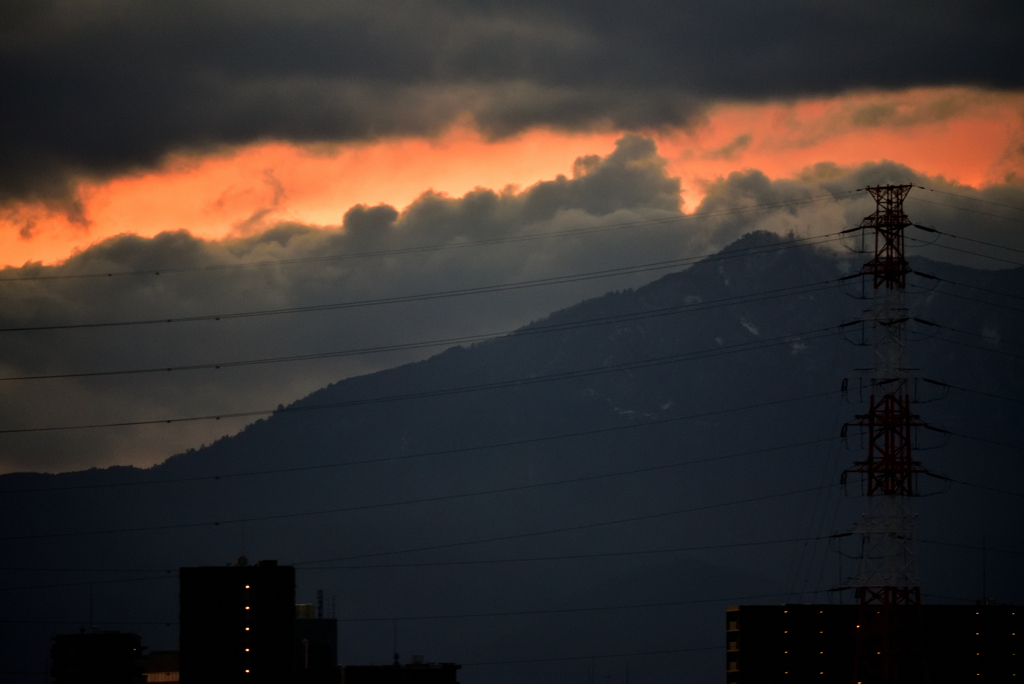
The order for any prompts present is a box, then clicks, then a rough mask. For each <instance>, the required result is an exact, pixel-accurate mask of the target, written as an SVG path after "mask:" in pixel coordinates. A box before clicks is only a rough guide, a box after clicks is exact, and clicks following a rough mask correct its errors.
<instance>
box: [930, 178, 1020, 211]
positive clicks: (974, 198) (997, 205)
mask: <svg viewBox="0 0 1024 684" xmlns="http://www.w3.org/2000/svg"><path fill="white" fill-rule="evenodd" d="M914 187H916V188H920V189H921V190H927V191H928V192H937V193H939V194H940V195H949V196H950V197H959V198H960V199H965V200H971V201H972V202H981V203H982V204H991V205H993V206H996V207H1004V208H1006V209H1013V210H1015V211H1021V212H1024V207H1018V206H1014V205H1012V204H1002V203H1000V202H993V201H991V200H983V199H979V198H977V197H971V196H969V195H958V194H956V193H955V192H947V191H945V190H936V189H935V188H926V187H924V186H923V185H916V186H914Z"/></svg>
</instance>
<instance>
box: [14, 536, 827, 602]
mask: <svg viewBox="0 0 1024 684" xmlns="http://www.w3.org/2000/svg"><path fill="white" fill-rule="evenodd" d="M823 538H824V537H823ZM801 541H805V539H804V538H802V537H796V538H791V539H768V540H764V541H753V542H734V543H729V544H704V545H699V546H679V547H675V548H669V549H640V550H633V551H603V552H598V553H575V554H566V555H559V556H523V557H518V558H493V559H476V560H448V561H427V562H421V563H372V564H371V563H364V564H359V565H321V566H316V567H309V568H302V570H303V572H306V571H313V570H380V569H398V568H422V567H449V566H466V565H502V564H509V563H539V562H549V561H562V560H589V559H594V558H627V557H633V556H649V555H661V554H672V553H685V552H690V551H716V550H721V549H737V548H747V547H751V546H770V545H773V544H791V543H795V542H801ZM0 571H3V572H34V573H38V572H75V573H114V572H116V573H156V572H160V573H163V574H159V575H153V574H150V576H147V577H115V578H111V579H101V580H75V581H73V582H61V583H51V584H35V585H23V586H9V587H0V591H21V590H28V589H51V588H56V587H80V586H87V585H90V584H116V583H118V582H146V581H150V580H158V579H177V578H178V570H177V569H174V570H152V569H151V570H116V569H95V568H18V567H9V568H0Z"/></svg>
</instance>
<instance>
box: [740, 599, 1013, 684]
mask: <svg viewBox="0 0 1024 684" xmlns="http://www.w3.org/2000/svg"><path fill="white" fill-rule="evenodd" d="M867 609H868V610H872V609H875V607H873V606H871V607H867ZM877 610H881V608H880V607H879V608H877ZM896 611H898V612H899V615H897V618H899V619H902V620H903V624H905V625H907V624H913V625H915V626H916V627H915V629H914V631H913V634H912V639H905V640H904V641H905V645H904V646H902V647H898V648H895V649H891V650H892V651H893V652H891V653H890V654H888V657H889V658H891V659H892V661H893V662H898V661H899V660H901V659H902V661H903V664H906V663H907V662H908V661H910V660H912V661H913V662H914V663H915V665H914V669H915V670H918V671H921V670H922V669H923V671H924V672H925V673H927V679H924V680H922V681H928V682H930V684H947V683H948V684H961V683H962V682H966V681H972V682H1010V681H1015V678H1016V677H1022V678H1024V612H1021V608H1019V607H1017V606H995V605H984V606H969V605H960V606H950V605H923V606H917V607H900V608H897V609H896ZM870 619H871V616H870V615H869V616H867V618H865V614H864V613H863V612H862V610H861V607H860V606H857V605H839V606H837V605H795V604H791V605H781V606H733V607H730V608H728V609H727V611H726V681H727V682H728V684H762V683H764V682H853V681H855V680H854V673H855V672H861V673H863V672H865V671H870V670H871V669H872V668H874V667H875V662H873V659H881V658H882V657H883V653H882V649H884V648H886V646H883V645H878V646H877V648H878V649H879V650H877V651H875V648H876V646H875V645H874V644H882V643H885V642H884V640H882V639H880V638H879V636H878V635H877V634H872V633H866V632H865V629H866V628H870V627H871V625H869V624H867V623H868V620H870ZM876 631H877V630H876ZM908 633H909V632H908V630H906V629H904V635H906V634H908ZM858 641H859V647H858ZM888 643H889V644H890V648H891V644H892V643H893V641H892V639H890V640H889V641H888ZM869 645H870V646H869ZM858 652H859V654H858ZM1018 653H1019V654H1020V655H1019V657H1018ZM862 676H863V675H862ZM864 680H865V681H870V677H864Z"/></svg>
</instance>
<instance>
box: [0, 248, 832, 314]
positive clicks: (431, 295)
mask: <svg viewBox="0 0 1024 684" xmlns="http://www.w3.org/2000/svg"><path fill="white" fill-rule="evenodd" d="M833 235H838V233H835V234H830V235H827V236H822V237H821V238H795V239H793V240H790V241H789V242H788V243H785V244H776V245H768V246H762V247H751V248H748V249H745V250H732V251H728V252H716V253H714V254H704V255H698V256H691V257H680V258H678V259H669V260H665V261H655V262H650V263H646V264H638V265H635V266H622V267H618V268H610V269H603V270H599V271H585V272H582V273H576V274H571V275H562V276H551V277H548V278H535V279H532V280H522V281H517V282H511V283H500V284H496V285H481V286H477V287H467V288H461V289H455V290H441V291H435V292H425V293H420V294H413V295H397V296H394V297H380V298H375V299H363V300H353V301H349V302H334V303H330V304H313V305H308V306H293V307H283V308H279V309H256V310H252V311H236V312H229V313H221V314H205V315H197V316H179V317H170V318H147V319H136V320H129V321H102V322H93V323H63V324H53V325H29V326H10V327H5V328H0V333H12V332H35V331H41V330H79V329H87V328H113V327H125V326H140V325H156V324H166V323H195V322H208V321H220V320H233V319H240V318H257V317H264V316H280V315H285V314H302V313H315V312H322V311H338V310H343V309H355V308H363V307H368V306H382V305H390V304H404V303H409V302H421V301H431V300H436V299H448V298H451V297H465V296H469V295H479V294H490V293H493V292H508V291H513V290H523V289H529V288H534V287H546V286H548V285H563V284H567V283H576V282H582V281H587V280H595V279H600V278H611V277H616V276H621V275H631V274H634V273H645V272H650V271H661V270H667V269H673V268H678V267H679V266H685V265H687V264H692V263H695V262H703V261H709V262H710V261H718V260H721V259H733V258H738V257H744V256H748V255H750V254H761V253H768V252H773V251H781V250H783V249H790V248H791V247H794V246H800V245H803V244H807V245H821V244H826V243H828V242H835V241H836V240H838V239H839V238H837V237H832V236H833Z"/></svg>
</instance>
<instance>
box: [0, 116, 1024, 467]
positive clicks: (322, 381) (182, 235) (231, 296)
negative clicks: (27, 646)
mask: <svg viewBox="0 0 1024 684" xmlns="http://www.w3.org/2000/svg"><path fill="white" fill-rule="evenodd" d="M574 169H575V171H574V174H573V177H571V178H569V177H558V178H555V179H553V180H548V181H544V182H540V183H537V184H535V185H534V186H532V187H530V188H527V189H525V190H523V191H521V192H516V191H514V190H512V189H506V190H504V191H500V192H499V191H493V190H488V189H483V188H480V189H477V190H475V191H473V192H471V193H468V194H466V195H465V196H463V197H460V198H452V197H448V196H444V195H439V194H436V193H425V194H423V195H422V196H421V197H420V198H419V199H418V200H417V201H415V202H414V203H413V204H412V205H410V206H409V207H407V208H406V209H404V210H403V211H401V212H399V211H398V210H396V209H395V208H393V207H390V206H387V205H379V206H374V207H369V206H362V205H360V206H355V207H352V208H351V209H350V210H349V211H348V212H347V213H346V214H345V217H344V222H343V224H342V225H340V226H337V227H333V228H318V227H312V226H306V225H301V224H295V223H282V224H278V225H276V226H275V227H273V228H270V229H269V230H265V231H263V232H258V233H256V234H254V235H251V236H247V237H237V238H232V239H226V240H221V241H209V240H203V239H200V238H197V237H194V236H192V235H190V234H188V233H186V232H184V231H181V232H168V233H162V234H159V235H157V236H156V237H154V238H142V237H138V236H133V235H122V236H119V237H115V238H111V239H108V240H106V241H103V242H101V243H99V244H97V245H95V246H93V247H90V248H89V249H86V250H84V251H82V252H80V253H79V254H77V255H76V256H74V257H73V258H71V259H69V260H68V261H67V262H65V263H63V264H60V265H57V266H46V267H44V266H41V265H39V264H29V265H26V266H24V267H21V268H7V269H3V270H2V271H0V278H5V279H8V281H7V282H0V328H9V327H26V326H40V325H42V326H45V325H55V324H58V325H59V324H67V323H93V322H116V321H128V320H135V319H154V318H156V319H165V318H172V317H181V316H197V315H209V314H223V313H229V312H245V311H259V310H266V309H278V308H285V307H295V306H315V305H322V304H332V303H338V302H352V301H360V300H368V299H380V298H387V297H396V296H408V295H419V294H424V293H433V292H446V291H454V290H463V289H466V288H474V287H483V286H491V285H499V284H508V283H522V282H525V281H531V280H536V279H543V278H551V277H558V276H566V275H573V274H585V273H596V272H598V271H606V270H608V269H616V268H621V267H629V266H636V265H643V264H651V263H655V262H664V261H667V260H672V259H679V258H685V257H690V256H694V255H700V254H707V253H710V252H713V251H716V250H717V249H719V248H721V247H722V246H724V245H726V244H728V243H729V242H731V241H733V240H734V239H736V238H738V237H739V236H740V235H742V234H744V233H746V232H749V231H751V230H757V229H761V230H770V231H773V232H777V233H779V234H788V233H795V234H796V235H799V236H821V235H825V234H831V233H835V232H836V231H838V230H841V229H843V228H846V227H850V226H854V225H857V224H858V223H859V222H860V220H861V218H862V217H863V216H865V215H867V214H868V213H870V212H871V211H872V209H873V207H874V205H873V202H872V201H871V200H870V199H869V198H868V197H867V196H866V194H865V193H863V192H861V193H853V194H850V193H849V191H851V190H854V189H856V188H862V187H864V186H865V185H867V184H874V183H886V182H915V183H918V184H921V185H926V186H928V187H934V188H936V189H938V190H953V191H955V192H957V193H959V194H970V195H972V196H973V197H976V198H979V199H986V200H989V201H995V202H1000V203H1002V204H1009V205H1016V206H1024V192H1022V191H1021V190H1020V189H1019V188H1016V187H1013V186H993V187H991V188H989V189H987V190H985V191H984V192H977V191H972V190H966V189H963V188H956V187H951V186H949V185H947V184H944V183H943V182H942V181H941V180H939V179H930V178H926V177H924V176H921V175H919V174H916V173H915V172H913V171H912V170H910V169H908V168H906V167H901V166H898V165H894V164H878V165H868V166H864V167H860V168H857V169H843V168H839V167H835V166H832V165H819V166H817V167H814V168H811V169H808V170H807V171H806V172H805V173H804V174H803V175H802V176H800V177H798V178H792V179H788V180H779V181H772V180H770V179H768V178H767V177H766V176H765V175H764V174H762V173H760V172H758V171H747V172H743V173H735V174H733V175H731V176H729V177H728V178H725V179H723V180H721V181H719V182H717V183H715V184H713V185H711V186H709V187H708V188H707V194H706V198H705V199H704V201H703V203H702V204H701V206H700V207H698V208H697V210H696V211H695V212H694V213H693V214H686V215H684V214H682V213H681V212H680V206H679V181H678V179H676V178H673V177H672V176H670V175H669V174H668V173H667V172H666V169H665V162H664V160H663V159H662V158H661V157H660V156H659V155H658V154H657V151H656V149H655V147H654V143H653V142H652V141H650V140H649V139H646V138H642V137H638V136H626V137H624V138H623V139H621V140H620V141H619V142H618V144H617V146H616V149H615V151H614V152H613V153H611V154H610V155H608V156H606V157H597V156H584V157H580V158H579V159H577V160H576V162H575V164H574ZM918 197H920V199H919V200H915V201H916V204H915V203H914V202H912V201H910V200H908V203H907V208H908V211H911V212H912V215H913V217H914V218H915V220H918V221H920V222H922V223H925V224H926V225H933V226H935V227H938V228H940V229H944V230H947V231H949V232H953V233H960V234H965V235H971V236H972V237H974V238H976V239H987V240H990V241H996V242H1001V243H1003V244H1018V243H1019V240H1017V239H1016V238H1014V237H1013V236H1014V235H1015V234H1019V231H1016V230H1015V228H1017V224H1016V223H1014V222H1013V221H1011V220H1004V219H998V218H995V217H993V216H989V215H986V214H977V213H971V212H966V213H965V212H964V211H963V210H962V209H961V210H955V209H954V208H952V207H951V206H949V205H960V206H961V207H962V208H966V209H971V210H977V209H978V207H982V209H983V210H984V211H986V212H987V213H1000V212H1002V213H1006V214H1008V215H1012V214H1013V212H1011V211H1009V210H1004V209H1000V208H998V207H995V206H994V205H982V204H979V203H977V202H972V201H970V200H965V199H959V198H955V197H950V196H946V195H941V194H938V193H931V194H928V193H925V192H923V191H919V190H915V191H914V193H913V194H912V198H918ZM926 200H927V201H926ZM932 201H936V202H939V203H940V204H931V203H929V202H932ZM990 210H991V211H990ZM1018 218H1019V217H1018ZM951 244H953V243H951ZM836 246H837V245H836ZM1018 246H1020V245H1019V244H1018ZM837 248H838V246H837ZM977 249H979V250H980V249H982V248H980V247H978V248H977ZM931 250H932V252H931V254H932V255H933V256H935V257H938V258H942V259H944V260H950V259H952V260H960V261H963V260H964V259H971V258H973V259H974V262H973V263H975V264H976V265H983V266H985V267H989V268H991V267H1000V266H1008V264H1005V263H999V262H987V261H984V260H981V259H978V258H975V257H970V256H969V255H967V256H965V255H963V254H961V253H959V252H955V251H948V250H946V251H941V250H939V245H936V246H933V247H932V248H931ZM328 257H329V258H328ZM265 261H276V262H280V263H275V264H272V265H252V264H254V262H265ZM673 268H678V267H673ZM182 269H185V271H184V272H183V271H182ZM190 269H191V270H190ZM157 271H160V272H161V274H160V275H155V273H156V272H157ZM667 271H668V269H665V270H646V271H641V272H633V273H628V274H625V275H621V276H617V277H601V278H593V279H588V280H582V281H578V282H572V283H567V284H561V285H548V286H543V287H529V288H520V289H515V290H509V291H503V292H494V293H490V294H477V295H465V296H450V297H441V298H437V299H432V300H430V301H417V302H409V303H399V304H387V305H375V306H364V307H358V308H350V309H345V310H332V311H323V312H314V313H303V314H289V315H274V316H261V317H252V318H244V319H232V320H220V321H203V322H193V323H175V324H153V325H145V326H133V327H110V328H98V329H97V328H88V329H70V330H45V331H26V332H5V333H0V378H11V377H20V376H26V375H49V374H64V373H79V372H102V371H110V370H128V369H146V368H150V369H152V368H166V367H177V366H182V365H189V364H217V363H224V362H228V361H236V360H254V359H263V358H271V357H281V356H292V355H300V354H320V353H325V352H337V351H344V350H353V349H367V348H374V347H380V346H386V345H396V344H406V343H414V342H421V341H424V340H444V339H449V338H453V337H457V336H461V335H477V334H483V333H492V332H500V331H504V330H510V329H513V328H515V327H517V326H520V325H523V324H525V323H528V322H529V321H531V320H536V319H538V318H540V317H542V316H544V315H546V314H547V313H549V312H551V311H553V310H556V309H558V308H561V307H565V306H568V305H570V304H573V303H575V302H577V301H579V300H581V299H583V298H585V297H590V296H596V295H599V294H601V293H603V292H606V291H609V290H614V289H620V288H624V287H633V286H637V285H639V284H642V283H644V282H647V281H650V280H652V279H654V278H657V277H659V276H660V275H661V274H663V273H665V272H667ZM125 272H140V274H139V275H131V276H109V277H108V276H105V275H104V274H106V273H125ZM88 274H93V275H95V274H100V275H101V277H76V276H84V275H88ZM54 277H56V278H57V279H52V278H54ZM12 278H20V279H21V280H16V281H10V279H12ZM25 278H44V279H36V280H31V279H30V280H25ZM45 278H50V279H45ZM61 278H63V279H61ZM444 346H446V345H444V344H441V345H439V346H437V347H433V348H417V349H410V350H404V351H391V352H386V353H385V352H379V353H367V354H359V355H353V356H344V357H339V358H332V359H321V360H317V361H293V362H287V363H275V364H268V365H252V366H242V367H236V368H221V369H219V370H193V371H175V372H166V371H164V372H157V373H145V374H137V375H116V376H100V377H88V378H58V379H48V380H0V415H2V416H3V423H2V425H0V429H10V428H25V427H39V426H53V425H69V424H85V423H94V422H101V423H107V422H117V421H122V420H123V421H133V420H146V419H162V418H168V417H178V416H194V415H204V414H211V413H224V412H232V411H248V410H260V409H266V408H273V407H274V406H276V405H278V404H280V403H289V402H291V401H293V400H295V399H297V398H299V397H301V396H303V395H305V394H306V393H308V392H310V391H312V390H314V389H317V388H319V387H322V386H324V385H326V384H328V383H330V382H334V381H337V380H339V379H341V378H344V377H348V376H352V375H356V374H361V373H366V372H372V371H374V370H378V369H381V368H386V367H390V366H393V365H397V364H399V363H403V362H407V361H412V360H416V359H419V358H423V357H425V356H427V355H429V354H431V353H433V352H434V351H436V350H439V349H440V348H443V347H444ZM245 422H247V419H238V420H233V421H219V422H200V423H184V424H175V425H170V426H167V425H155V426H147V427H132V428H119V429H98V430H81V431H72V432H44V433H31V434H7V435H0V453H2V457H0V471H12V470H69V469H79V468H85V467H91V466H105V465H110V464H115V463H121V464H134V465H140V466H144V465H149V464H152V463H155V462H159V461H161V460H163V459H164V458H166V457H168V456H170V455H171V454H173V453H175V452H178V451H182V450H184V449H186V448H189V447H196V446H199V444H200V443H203V442H210V441H212V440H213V439H216V438H217V437H219V436H221V435H223V434H226V433H229V432H232V431H233V430H236V429H238V428H240V427H241V426H242V425H243V424H244V423H245Z"/></svg>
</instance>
